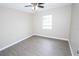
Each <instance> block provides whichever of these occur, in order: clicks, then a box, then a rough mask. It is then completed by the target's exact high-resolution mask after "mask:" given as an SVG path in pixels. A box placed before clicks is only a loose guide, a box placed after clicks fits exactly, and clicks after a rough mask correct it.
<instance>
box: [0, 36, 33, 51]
mask: <svg viewBox="0 0 79 59" xmlns="http://www.w3.org/2000/svg"><path fill="white" fill-rule="evenodd" d="M32 36H33V35H30V36H28V37H25V38H23V39H21V40H18V41H16V42H14V43H12V44H9V45H6V46H5V47H3V48H1V49H0V51H2V50H5V49H6V48H9V47H11V46H13V45H15V44H17V43H19V42H21V41H23V40H25V39H27V38H30V37H32Z"/></svg>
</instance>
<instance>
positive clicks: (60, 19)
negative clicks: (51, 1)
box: [34, 5, 71, 40]
mask: <svg viewBox="0 0 79 59" xmlns="http://www.w3.org/2000/svg"><path fill="white" fill-rule="evenodd" d="M50 14H51V15H52V16H53V19H52V20H53V22H52V23H53V26H52V27H53V29H52V30H44V29H42V20H43V19H42V16H44V15H50ZM70 19H71V5H68V6H64V7H59V8H54V9H51V10H46V11H43V12H37V13H36V14H35V17H34V35H41V36H46V37H51V38H58V39H59V38H61V39H63V40H67V39H68V38H69V28H70Z"/></svg>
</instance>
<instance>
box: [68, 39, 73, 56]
mask: <svg viewBox="0 0 79 59" xmlns="http://www.w3.org/2000/svg"><path fill="white" fill-rule="evenodd" d="M68 43H69V47H70V51H71V54H72V56H74V53H73V51H72V47H71V44H70V41H69V40H68Z"/></svg>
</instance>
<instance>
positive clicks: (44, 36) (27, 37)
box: [0, 35, 74, 56]
mask: <svg viewBox="0 0 79 59" xmlns="http://www.w3.org/2000/svg"><path fill="white" fill-rule="evenodd" d="M32 36H42V37H46V36H43V35H30V36H28V37H25V38H23V39H21V40H19V41H16V42H14V43H12V44H9V45H7V46H5V47H3V48H1V49H0V51H2V50H5V49H6V48H9V47H11V46H13V45H15V44H17V43H19V42H21V41H23V40H25V39H27V38H30V37H32ZM48 38H51V37H48ZM53 38H55V39H58V40H64V41H68V43H69V46H70V50H71V54H72V56H74V54H73V51H72V47H71V44H70V41H69V40H68V39H64V38H56V37H53Z"/></svg>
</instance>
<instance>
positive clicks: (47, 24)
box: [42, 15, 52, 29]
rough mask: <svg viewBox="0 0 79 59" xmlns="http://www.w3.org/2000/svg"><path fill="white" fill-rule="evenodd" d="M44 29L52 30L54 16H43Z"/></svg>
mask: <svg viewBox="0 0 79 59" xmlns="http://www.w3.org/2000/svg"><path fill="white" fill-rule="evenodd" d="M42 28H43V29H52V15H46V16H43V22H42Z"/></svg>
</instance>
